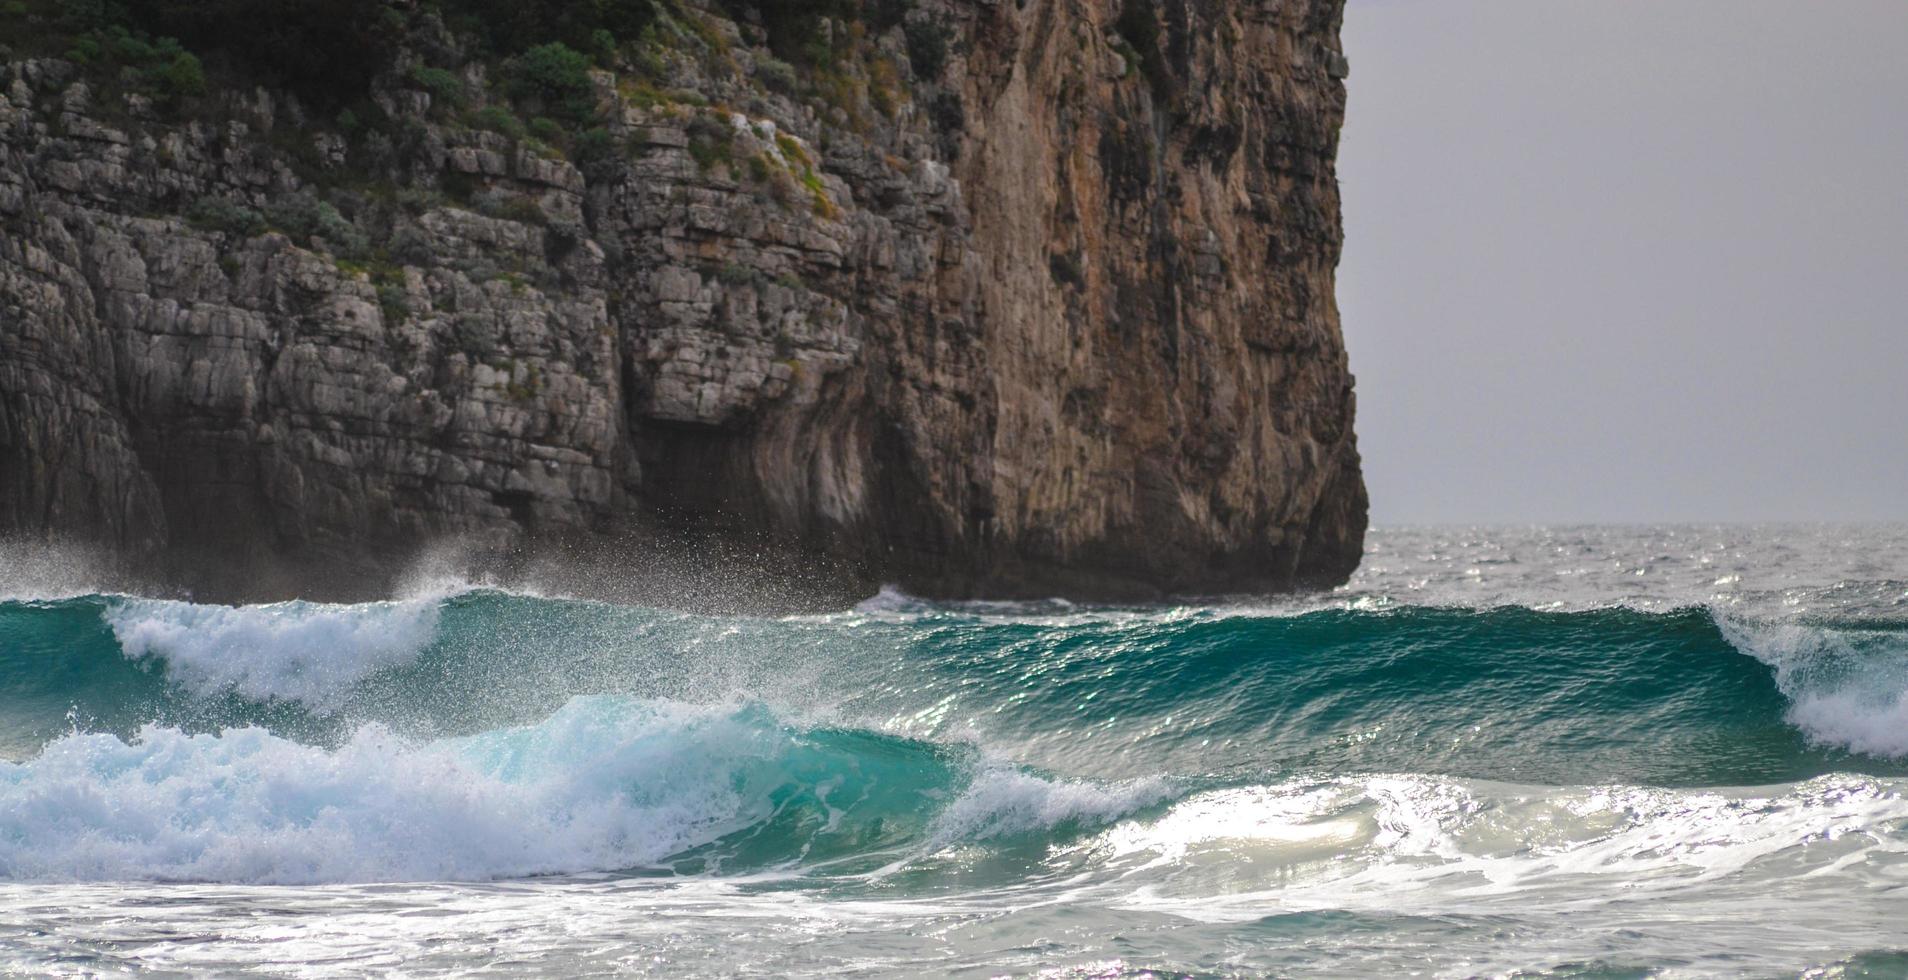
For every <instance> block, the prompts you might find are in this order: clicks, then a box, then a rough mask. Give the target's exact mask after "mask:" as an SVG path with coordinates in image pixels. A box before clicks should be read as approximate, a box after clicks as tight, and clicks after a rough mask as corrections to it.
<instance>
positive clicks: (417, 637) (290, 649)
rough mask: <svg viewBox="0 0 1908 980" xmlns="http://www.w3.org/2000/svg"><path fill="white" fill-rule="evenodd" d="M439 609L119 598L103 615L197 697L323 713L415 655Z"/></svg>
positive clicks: (125, 648)
mask: <svg viewBox="0 0 1908 980" xmlns="http://www.w3.org/2000/svg"><path fill="white" fill-rule="evenodd" d="M438 609H439V604H438V602H437V601H436V600H433V599H417V600H407V601H404V602H369V603H360V604H356V605H326V604H320V603H310V602H281V603H273V604H270V605H259V606H217V605H198V604H194V603H190V602H175V601H171V600H164V599H120V600H116V601H114V602H112V603H111V604H109V605H108V606H107V607H106V609H105V610H104V612H103V613H102V616H103V617H104V618H105V620H106V623H107V625H109V626H111V627H112V630H113V635H114V636H116V637H117V638H118V640H119V646H120V650H121V651H122V652H123V653H124V654H125V655H126V656H127V657H129V658H131V659H134V660H140V659H145V658H157V659H160V660H163V661H164V663H165V669H166V676H167V677H168V678H169V679H170V680H172V681H173V682H174V683H177V684H179V685H182V686H184V687H185V688H187V689H188V690H190V691H192V692H193V693H194V694H198V695H211V694H217V693H220V692H223V691H236V692H237V693H239V694H241V695H244V696H245V697H248V698H253V699H258V700H264V699H268V698H283V699H289V700H296V701H300V702H303V703H305V704H306V705H308V706H311V707H313V708H318V709H321V710H323V709H327V708H331V707H335V706H336V704H337V703H338V701H339V700H340V699H341V698H342V697H343V696H344V695H345V694H346V693H348V692H349V691H350V689H351V688H352V686H353V685H356V684H357V683H359V682H360V681H362V680H364V679H365V678H367V677H369V676H371V675H372V674H375V673H377V672H378V671H380V670H384V669H386V668H389V667H395V666H399V665H402V664H406V663H409V662H411V661H412V660H414V659H416V657H417V655H418V654H419V653H421V652H423V650H424V649H425V648H426V647H427V646H429V645H430V643H431V641H432V639H433V638H434V637H435V636H436V632H437V619H438Z"/></svg>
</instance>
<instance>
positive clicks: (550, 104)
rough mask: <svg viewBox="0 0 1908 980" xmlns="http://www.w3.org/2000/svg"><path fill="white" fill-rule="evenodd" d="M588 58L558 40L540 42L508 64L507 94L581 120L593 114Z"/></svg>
mask: <svg viewBox="0 0 1908 980" xmlns="http://www.w3.org/2000/svg"><path fill="white" fill-rule="evenodd" d="M590 64H591V62H590V58H589V56H588V55H586V54H584V53H583V52H581V51H577V50H575V49H573V48H571V47H570V46H569V45H567V44H564V43H563V42H561V41H552V42H550V43H549V44H540V45H538V46H536V47H534V48H531V49H530V50H528V51H525V52H524V53H523V54H521V55H519V56H518V57H517V58H516V59H515V60H514V61H513V62H512V64H511V68H510V82H509V90H510V94H511V96H512V97H514V98H518V99H523V100H526V101H529V102H532V103H534V104H536V105H538V106H540V107H542V108H544V109H546V110H548V111H549V113H550V114H551V115H554V116H558V117H560V118H567V119H569V120H570V121H572V122H584V121H586V120H588V119H590V118H591V117H593V116H594V115H595V114H596V85H595V83H594V82H592V81H591V80H590Z"/></svg>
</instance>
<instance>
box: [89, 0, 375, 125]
mask: <svg viewBox="0 0 1908 980" xmlns="http://www.w3.org/2000/svg"><path fill="white" fill-rule="evenodd" d="M89 2H92V3H93V4H95V5H96V6H97V7H99V8H101V12H100V13H99V16H101V17H106V18H116V17H119V16H121V12H122V10H123V13H124V15H127V16H128V17H129V19H130V22H131V23H133V24H135V25H137V26H138V27H141V28H143V29H145V30H147V31H149V32H151V33H153V34H155V35H166V36H171V37H177V38H178V39H179V40H180V42H182V43H183V44H184V46H185V47H186V48H189V49H191V50H193V51H196V52H198V53H199V54H200V55H202V56H204V57H207V58H210V59H212V60H214V61H217V62H220V63H224V64H228V65H230V66H232V67H234V68H237V69H239V70H241V71H242V72H244V73H245V74H246V75H247V76H248V77H249V78H252V79H255V80H257V81H261V82H264V83H266V84H273V85H282V86H284V87H286V88H289V89H291V90H292V91H293V92H296V93H297V94H298V96H299V98H301V99H303V100H305V101H306V102H309V103H311V104H314V105H320V106H339V105H344V104H347V103H350V102H352V101H355V100H356V99H357V98H359V97H360V96H362V95H363V93H364V91H365V88H366V86H367V84H368V82H369V79H370V78H371V76H372V75H373V74H375V73H376V72H377V71H378V70H379V69H380V68H382V67H383V66H384V65H385V64H387V63H388V61H389V58H390V54H391V47H392V44H393V42H394V41H395V40H396V39H397V37H398V36H399V34H400V33H401V32H400V31H399V30H397V28H399V27H401V26H402V17H401V16H400V15H399V14H398V13H397V12H396V11H395V10H393V9H392V8H390V7H387V6H386V5H385V4H384V3H383V0H128V2H126V3H125V4H124V6H123V8H122V7H120V5H118V4H111V3H100V2H98V0H89ZM116 8H117V9H116ZM183 74H185V75H187V76H189V74H190V73H189V72H183Z"/></svg>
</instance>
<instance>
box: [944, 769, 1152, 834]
mask: <svg viewBox="0 0 1908 980" xmlns="http://www.w3.org/2000/svg"><path fill="white" fill-rule="evenodd" d="M1172 790H1173V787H1172V783H1171V782H1170V781H1169V780H1165V779H1158V778H1146V779H1132V780H1126V781H1123V782H1117V783H1093V782H1086V781H1083V780H1073V779H1048V778H1045V777H1042V776H1036V775H1033V774H1031V773H1028V772H1025V771H1023V770H1019V769H1010V768H990V769H987V770H984V771H982V772H981V773H980V774H978V775H977V776H975V777H974V780H973V782H972V783H970V784H969V785H968V788H967V790H966V792H964V793H962V794H961V795H960V796H959V797H957V798H956V799H955V800H954V802H953V803H950V804H949V805H948V806H947V808H946V809H945V810H942V811H941V813H940V815H939V816H938V817H936V818H935V822H934V830H933V839H934V841H935V842H936V843H938V844H949V843H953V842H956V841H959V842H973V841H984V840H990V839H994V838H999V837H1011V836H1014V835H1017V834H1027V833H1033V832H1036V831H1044V830H1048V829H1050V828H1053V827H1056V826H1059V825H1060V824H1063V823H1081V824H1089V825H1092V824H1104V823H1106V822H1108V821H1111V820H1115V819H1118V818H1120V817H1123V816H1125V815H1127V814H1129V813H1132V812H1133V811H1135V810H1139V809H1141V808H1143V807H1147V806H1150V805H1152V804H1155V803H1158V802H1160V801H1161V800H1164V799H1165V798H1166V797H1167V796H1169V795H1171V793H1172Z"/></svg>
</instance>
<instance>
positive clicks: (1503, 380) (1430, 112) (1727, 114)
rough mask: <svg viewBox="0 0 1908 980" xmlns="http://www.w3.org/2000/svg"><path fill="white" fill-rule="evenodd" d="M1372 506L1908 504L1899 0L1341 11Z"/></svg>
mask: <svg viewBox="0 0 1908 980" xmlns="http://www.w3.org/2000/svg"><path fill="white" fill-rule="evenodd" d="M1345 48H1346V53H1347V54H1348V55H1349V56H1350V59H1351V66H1352V73H1351V78H1350V80H1349V83H1348V84H1349V86H1350V93H1351V107H1350V115H1349V119H1348V121H1347V124H1346V127H1345V136H1344V142H1343V145H1342V147H1341V151H1340V157H1339V178H1340V182H1341V184H1342V186H1343V190H1344V200H1345V221H1346V239H1347V240H1346V247H1345V257H1344V262H1343V264H1342V266H1341V267H1340V278H1339V283H1340V285H1339V301H1340V306H1341V308H1342V310H1343V313H1344V323H1345V336H1346V340H1347V343H1348V344H1349V346H1350V348H1351V357H1352V369H1353V371H1355V372H1356V373H1357V375H1358V411H1359V417H1358V433H1359V445H1360V448H1361V449H1362V450H1363V452H1364V456H1365V460H1366V474H1367V477H1368V479H1369V481H1370V485H1371V495H1372V519H1373V520H1374V522H1377V523H1381V524H1383V523H1405V522H1457V521H1464V522H1469V521H1497V522H1524V521H1548V522H1557V521H1652V520H1715V521H1736V520H1890V519H1893V520H1904V519H1908V0H1351V2H1350V4H1349V6H1348V9H1347V12H1346V16H1345Z"/></svg>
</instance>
